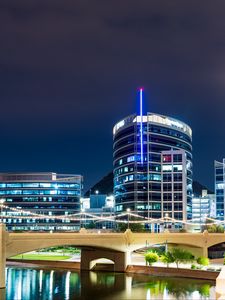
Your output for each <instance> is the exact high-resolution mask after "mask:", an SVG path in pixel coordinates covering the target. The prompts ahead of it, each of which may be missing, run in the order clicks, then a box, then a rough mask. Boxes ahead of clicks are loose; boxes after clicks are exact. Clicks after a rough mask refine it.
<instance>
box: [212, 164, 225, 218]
mask: <svg viewBox="0 0 225 300" xmlns="http://www.w3.org/2000/svg"><path fill="white" fill-rule="evenodd" d="M214 168H215V197H216V218H217V219H219V220H224V219H225V215H224V207H225V192H224V189H225V159H223V162H219V161H215V162H214Z"/></svg>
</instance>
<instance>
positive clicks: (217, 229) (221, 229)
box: [207, 224, 224, 233]
mask: <svg viewBox="0 0 225 300" xmlns="http://www.w3.org/2000/svg"><path fill="white" fill-rule="evenodd" d="M207 230H208V232H209V233H224V227H223V226H222V225H216V224H212V225H210V226H208V227H207Z"/></svg>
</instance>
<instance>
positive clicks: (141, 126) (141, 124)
mask: <svg viewBox="0 0 225 300" xmlns="http://www.w3.org/2000/svg"><path fill="white" fill-rule="evenodd" d="M142 102H143V89H140V117H141V123H140V134H141V163H142V164H143V103H142Z"/></svg>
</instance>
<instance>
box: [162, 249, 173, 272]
mask: <svg viewBox="0 0 225 300" xmlns="http://www.w3.org/2000/svg"><path fill="white" fill-rule="evenodd" d="M160 260H161V261H162V262H163V263H164V264H166V265H167V268H169V264H172V263H174V262H175V259H174V257H173V255H172V253H171V252H170V251H167V252H164V253H163V254H162V255H161V257H160Z"/></svg>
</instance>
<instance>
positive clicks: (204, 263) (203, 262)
mask: <svg viewBox="0 0 225 300" xmlns="http://www.w3.org/2000/svg"><path fill="white" fill-rule="evenodd" d="M197 263H198V264H199V265H200V266H203V267H206V266H208V265H209V259H208V258H207V257H203V256H202V257H199V258H198V259H197Z"/></svg>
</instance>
